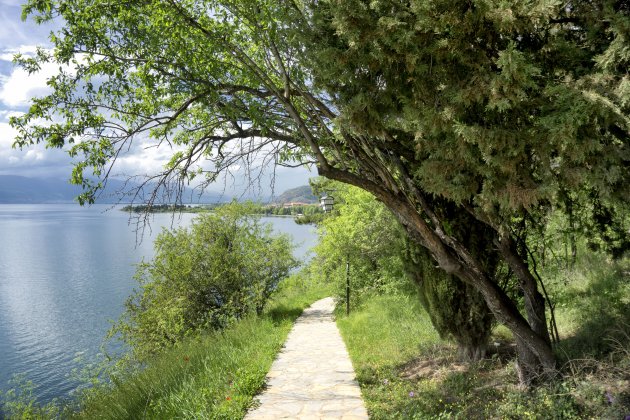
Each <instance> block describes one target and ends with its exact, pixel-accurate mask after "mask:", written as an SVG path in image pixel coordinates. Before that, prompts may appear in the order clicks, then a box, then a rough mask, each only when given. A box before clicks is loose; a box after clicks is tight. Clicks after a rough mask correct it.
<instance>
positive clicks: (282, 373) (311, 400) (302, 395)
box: [245, 298, 368, 420]
mask: <svg viewBox="0 0 630 420" xmlns="http://www.w3.org/2000/svg"><path fill="white" fill-rule="evenodd" d="M333 308H334V302H333V299H332V298H326V299H322V300H319V301H317V302H315V303H314V304H313V305H311V307H310V308H308V309H306V310H305V311H304V313H303V314H302V316H300V317H299V318H298V319H297V321H296V322H295V325H294V326H293V329H292V330H291V332H290V333H289V337H288V338H287V341H286V343H285V345H284V348H283V349H282V350H281V351H280V354H279V355H278V358H277V359H276V360H275V361H274V362H273V365H272V366H271V370H270V371H269V373H268V374H267V389H266V390H265V391H264V392H263V393H262V394H261V395H259V396H258V398H257V399H258V400H259V401H260V406H259V407H258V408H256V409H255V410H253V411H250V412H249V414H247V416H245V419H246V420H260V419H269V420H271V419H282V418H284V419H286V418H291V419H344V420H346V419H348V420H350V419H353V420H354V419H356V420H359V419H367V418H368V416H367V411H366V409H365V406H364V404H363V400H362V399H361V391H360V389H359V384H358V383H357V381H356V380H355V375H354V369H353V368H352V363H351V362H350V357H349V356H348V352H347V351H346V346H345V344H344V343H343V340H342V339H341V335H340V334H339V330H338V329H337V325H336V324H335V322H334V321H333V318H332V311H333Z"/></svg>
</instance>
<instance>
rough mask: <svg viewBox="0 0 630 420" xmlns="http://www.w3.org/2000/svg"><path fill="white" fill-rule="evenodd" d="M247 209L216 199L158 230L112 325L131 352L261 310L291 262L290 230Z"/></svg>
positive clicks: (162, 344) (149, 349) (141, 354)
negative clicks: (186, 224)
mask: <svg viewBox="0 0 630 420" xmlns="http://www.w3.org/2000/svg"><path fill="white" fill-rule="evenodd" d="M250 213H251V208H248V207H247V206H239V205H235V204H233V205H229V206H223V207H220V208H218V209H217V210H216V211H215V212H214V213H210V214H203V215H200V216H199V217H198V218H197V219H195V221H194V222H193V223H192V226H191V227H190V228H189V229H185V228H178V229H175V230H173V231H164V232H162V233H161V234H160V235H159V236H158V238H157V239H156V241H155V251H156V254H155V257H154V259H153V260H152V261H150V262H148V263H143V264H141V265H140V266H139V267H138V272H137V274H136V278H137V280H138V282H139V284H140V288H139V289H138V290H137V291H136V292H135V294H134V295H132V296H131V297H130V298H129V300H128V301H127V304H126V312H125V313H124V315H123V317H122V318H121V320H120V321H119V322H118V323H117V324H116V325H115V327H114V328H113V330H112V334H115V333H120V334H121V335H122V339H123V340H124V341H126V342H127V343H128V344H130V345H131V346H132V349H133V351H134V354H135V356H136V357H137V358H140V359H142V358H144V357H146V356H147V355H149V354H152V353H155V352H156V351H158V350H159V349H162V348H164V347H168V346H171V345H173V344H175V343H177V342H179V341H181V340H182V339H183V338H184V337H186V336H188V335H191V334H196V333H198V332H200V331H202V330H207V329H221V328H223V327H225V326H226V325H227V324H228V323H229V322H230V321H231V320H234V319H240V318H243V317H244V316H245V315H247V314H248V313H251V312H256V313H261V312H262V310H263V308H264V307H265V304H266V303H267V302H268V300H269V298H270V296H271V295H272V294H273V292H274V291H275V290H276V289H277V287H278V283H279V282H280V281H281V280H282V279H284V278H285V277H286V276H287V275H288V274H289V271H290V270H291V269H292V268H294V267H296V266H297V262H296V260H295V259H294V258H293V256H292V246H291V243H290V240H289V238H288V237H287V236H277V235H272V232H271V226H269V225H265V224H262V223H260V221H259V220H258V218H257V217H255V216H251V215H250Z"/></svg>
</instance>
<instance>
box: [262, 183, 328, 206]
mask: <svg viewBox="0 0 630 420" xmlns="http://www.w3.org/2000/svg"><path fill="white" fill-rule="evenodd" d="M318 201H319V199H318V198H317V197H316V196H315V195H313V191H312V190H311V187H310V185H303V186H301V187H296V188H291V189H289V190H286V191H285V192H283V193H282V194H280V195H279V196H278V197H276V198H274V200H273V202H274V203H279V204H282V203H292V202H299V203H309V204H314V203H317V202H318Z"/></svg>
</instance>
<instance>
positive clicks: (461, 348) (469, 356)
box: [457, 344, 488, 362]
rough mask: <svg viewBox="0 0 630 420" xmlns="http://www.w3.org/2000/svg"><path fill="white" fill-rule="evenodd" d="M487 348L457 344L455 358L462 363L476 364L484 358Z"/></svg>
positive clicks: (484, 346) (482, 345)
mask: <svg viewBox="0 0 630 420" xmlns="http://www.w3.org/2000/svg"><path fill="white" fill-rule="evenodd" d="M487 350H488V346H487V345H486V344H481V345H476V346H475V345H472V344H459V345H458V346H457V358H458V359H459V360H461V361H464V362H478V361H480V360H482V359H483V358H484V357H486V351H487Z"/></svg>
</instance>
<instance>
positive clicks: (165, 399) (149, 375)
mask: <svg viewBox="0 0 630 420" xmlns="http://www.w3.org/2000/svg"><path fill="white" fill-rule="evenodd" d="M327 295H329V291H328V290H327V288H326V286H322V285H318V284H308V283H305V282H304V281H303V280H302V279H300V278H299V276H294V277H292V278H291V279H289V280H287V281H286V282H285V283H284V284H283V286H282V290H281V291H279V293H278V294H277V295H276V297H275V298H274V299H273V300H272V302H271V303H270V305H269V307H268V309H267V310H266V311H265V313H264V315H263V316H261V317H254V316H252V317H250V318H247V319H244V320H241V321H239V322H237V323H235V324H234V325H232V326H231V327H230V328H227V329H226V330H224V331H222V332H209V333H206V334H203V335H201V336H200V337H195V338H191V339H189V340H186V341H184V342H183V343H182V344H180V345H178V346H176V347H175V348H172V349H169V350H168V351H165V352H164V353H162V354H161V355H159V356H158V357H156V358H154V359H153V360H151V361H150V362H149V363H148V364H147V366H146V367H145V368H144V369H142V370H141V371H140V372H135V373H133V374H127V375H123V377H122V378H121V379H119V380H117V381H115V383H113V384H110V385H101V386H97V387H95V388H92V389H89V390H87V391H86V392H85V393H84V394H83V396H82V398H80V400H79V401H78V404H79V408H78V410H77V408H76V407H75V408H74V409H72V408H71V407H52V406H51V405H48V406H47V407H43V408H38V407H37V406H36V405H33V404H31V403H30V402H29V401H26V402H24V401H21V402H20V401H18V402H14V404H13V405H10V404H9V405H8V406H7V408H9V409H11V412H9V413H8V415H9V418H15V417H17V418H50V417H61V418H85V419H141V418H212V419H230V420H231V419H238V418H242V417H243V415H244V414H245V413H246V411H247V409H248V407H249V406H250V405H251V404H252V399H253V397H254V396H255V395H256V394H257V393H258V392H259V391H260V390H261V388H262V386H263V384H264V379H265V375H266V373H267V371H268V370H269V367H270V366H271V363H272V361H273V359H274V358H275V355H276V354H277V352H278V351H279V350H280V348H281V346H282V344H283V343H284V341H285V339H286V336H287V334H288V332H289V331H290V329H291V327H292V325H293V321H294V320H295V318H296V317H297V316H299V315H300V314H301V312H302V310H303V309H304V308H305V307H307V306H308V305H309V304H310V303H312V302H313V301H315V300H317V299H319V298H322V297H325V296H327Z"/></svg>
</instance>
